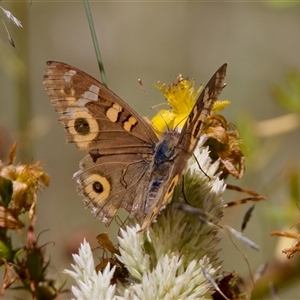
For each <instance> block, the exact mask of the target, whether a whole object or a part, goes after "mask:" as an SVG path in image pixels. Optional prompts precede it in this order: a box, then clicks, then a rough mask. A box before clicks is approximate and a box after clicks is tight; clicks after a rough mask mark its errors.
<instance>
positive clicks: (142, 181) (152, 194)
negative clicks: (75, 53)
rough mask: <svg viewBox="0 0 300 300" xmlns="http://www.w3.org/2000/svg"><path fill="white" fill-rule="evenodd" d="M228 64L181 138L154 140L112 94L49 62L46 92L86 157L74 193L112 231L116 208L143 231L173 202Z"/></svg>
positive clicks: (83, 76)
mask: <svg viewBox="0 0 300 300" xmlns="http://www.w3.org/2000/svg"><path fill="white" fill-rule="evenodd" d="M225 71H226V64H225V65H223V66H222V67H221V68H220V69H219V70H218V71H217V72H216V73H215V75H214V76H213V77H212V79H211V80H210V81H209V83H208V84H207V85H206V87H205V88H204V90H203V92H202V93H201V95H200V96H199V98H198V100H197V102H196V104H195V106H194V108H193V109H192V111H191V113H190V115H189V116H188V118H187V121H186V123H185V125H184V127H183V129H182V131H181V132H178V131H177V130H167V131H166V132H164V133H163V135H162V136H161V138H158V137H157V136H156V134H155V133H154V130H153V129H152V127H151V126H150V125H149V124H148V122H147V121H146V120H144V119H143V118H142V117H141V116H139V114H137V113H136V112H135V111H134V110H133V109H132V108H131V107H130V106H129V105H128V104H126V103H125V102H124V101H123V100H122V99H120V98H119V97H118V96H117V95H115V94H114V93H113V92H112V91H110V90H109V89H108V88H106V87H105V86H104V85H102V84H101V83H100V82H98V81H97V80H96V79H94V78H92V77H91V76H89V75H88V74H86V73H84V72H83V71H81V70H79V69H77V68H75V67H72V66H70V65H67V64H65V63H60V62H48V63H47V67H46V73H45V76H44V86H45V89H46V92H47V94H48V96H49V97H50V99H51V102H52V105H53V107H54V108H55V110H56V111H57V112H58V113H59V115H60V118H59V121H60V123H62V124H63V125H64V127H65V129H66V131H67V141H68V142H73V143H75V144H76V146H77V148H78V149H79V150H86V151H87V152H88V154H87V155H86V156H85V157H84V158H83V159H82V160H81V161H80V170H79V171H78V172H76V173H75V174H74V178H75V179H76V181H77V183H78V193H79V194H81V195H83V196H84V201H85V203H86V205H87V206H88V207H89V208H91V210H92V213H93V214H94V215H95V216H97V217H99V218H101V219H102V220H103V222H104V223H105V224H106V225H109V224H110V222H111V220H112V218H113V217H114V216H115V214H116V213H117V211H118V209H119V208H124V209H125V210H127V211H128V212H130V213H132V214H134V215H135V216H136V217H137V218H138V219H139V220H140V222H141V224H142V227H141V230H145V229H146V228H148V227H149V226H150V224H151V223H152V222H153V221H154V220H155V218H156V216H157V215H158V214H159V212H160V211H161V210H162V209H163V208H164V207H165V205H167V204H168V202H169V201H170V199H171V197H172V195H173V191H174V188H175V186H176V185H177V183H178V182H179V180H180V175H181V173H182V171H183V169H184V167H185V166H186V162H187V160H188V159H189V158H190V157H191V155H192V153H193V151H194V149H195V147H196V145H197V142H198V140H199V138H200V136H201V134H202V128H203V126H204V124H205V121H206V117H207V115H208V114H209V113H210V111H211V109H212V105H213V103H214V101H215V100H216V99H217V96H218V94H219V93H220V91H221V90H222V88H223V87H224V84H223V79H224V77H225Z"/></svg>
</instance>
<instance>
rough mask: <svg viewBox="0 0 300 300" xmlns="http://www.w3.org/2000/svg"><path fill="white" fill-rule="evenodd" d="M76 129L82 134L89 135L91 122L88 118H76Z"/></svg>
mask: <svg viewBox="0 0 300 300" xmlns="http://www.w3.org/2000/svg"><path fill="white" fill-rule="evenodd" d="M75 130H76V131H77V132H78V134H81V135H87V134H89V133H90V126H89V122H88V121H87V120H86V118H77V119H76V120H75Z"/></svg>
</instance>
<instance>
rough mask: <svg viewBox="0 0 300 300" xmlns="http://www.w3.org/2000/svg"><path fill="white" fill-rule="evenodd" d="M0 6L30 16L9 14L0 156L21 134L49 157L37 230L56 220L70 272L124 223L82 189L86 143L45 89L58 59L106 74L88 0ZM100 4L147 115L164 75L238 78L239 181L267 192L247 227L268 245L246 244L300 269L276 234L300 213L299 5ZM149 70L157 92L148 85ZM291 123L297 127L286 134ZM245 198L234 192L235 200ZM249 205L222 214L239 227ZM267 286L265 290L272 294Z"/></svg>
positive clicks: (115, 71) (119, 62) (1, 42)
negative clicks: (97, 213)
mask: <svg viewBox="0 0 300 300" xmlns="http://www.w3.org/2000/svg"><path fill="white" fill-rule="evenodd" d="M0 5H2V6H3V8H5V9H7V10H9V11H11V12H12V13H13V14H14V15H15V16H16V17H17V18H18V19H19V20H20V21H21V22H22V25H23V28H17V27H16V26H14V25H13V24H12V23H10V22H9V21H6V24H7V26H8V29H9V32H10V34H11V36H12V38H13V39H14V42H15V45H16V48H13V47H12V46H11V45H10V44H9V42H8V39H7V35H6V32H5V29H4V27H3V26H1V25H0V49H1V55H0V129H1V133H0V134H1V135H0V146H1V153H0V154H1V155H2V157H1V158H2V159H3V158H5V153H6V154H7V153H8V149H9V148H10V146H11V144H12V141H17V142H18V157H17V159H18V160H22V161H23V162H32V161H36V160H41V161H42V165H43V167H44V170H45V171H46V172H47V173H49V175H50V176H51V185H50V187H49V188H47V189H45V190H43V191H42V192H40V193H39V197H38V207H37V210H38V220H37V228H36V233H39V232H41V231H44V230H46V231H45V232H44V233H42V234H41V236H40V237H39V242H40V244H43V243H46V242H49V241H52V242H54V243H53V244H49V245H48V246H47V252H46V253H47V254H48V255H50V256H51V265H52V269H51V271H52V272H53V276H54V277H55V278H57V277H58V278H59V280H60V281H61V282H63V280H65V277H64V275H62V274H61V270H62V269H64V268H69V267H70V262H71V258H70V252H73V253H74V252H76V251H77V250H76V249H77V248H78V245H79V242H81V241H82V239H83V237H86V238H87V240H88V241H89V242H90V243H91V244H92V245H93V246H96V245H97V243H96V239H95V236H96V235H97V234H99V233H101V232H104V231H110V232H113V233H115V232H116V228H109V229H107V228H105V226H104V225H103V224H102V222H101V221H99V220H95V219H94V218H93V216H92V215H91V214H90V212H89V210H85V209H84V204H83V202H82V200H81V199H80V197H78V196H76V183H75V182H73V181H72V174H73V173H74V172H75V171H77V169H78V160H79V159H80V157H82V156H83V155H84V153H83V152H82V153H80V152H79V151H77V150H76V149H75V146H73V145H68V144H66V143H65V135H64V130H63V128H62V126H61V125H59V124H58V121H57V118H58V116H57V114H56V113H55V112H54V109H53V108H52V106H51V104H50V101H49V99H48V98H47V97H46V94H45V92H44V89H43V85H42V79H43V72H44V67H45V63H46V61H48V60H57V61H62V62H65V63H68V64H71V65H74V66H76V67H77V68H80V69H82V70H84V71H85V72H87V73H89V74H90V75H92V76H94V77H96V78H98V79H99V78H100V76H99V70H98V66H97V62H96V58H95V54H94V48H93V44H92V40H91V36H90V32H89V27H88V22H87V18H86V15H85V10H84V5H83V3H82V2H73V1H53V2H49V1H33V2H32V4H31V5H30V4H29V2H27V1H23V2H15V1H6V2H1V3H0ZM90 6H91V11H92V14H93V19H94V23H95V27H96V31H97V36H98V41H99V44H100V48H101V52H102V58H103V61H104V66H105V70H106V74H107V80H108V86H109V88H110V89H112V90H113V91H114V92H115V93H116V94H118V95H119V96H120V97H121V98H123V99H124V100H125V101H126V102H128V103H129V104H130V105H131V106H132V107H134V109H135V110H136V111H138V112H139V113H140V114H142V115H145V116H150V117H152V116H153V115H154V114H155V111H153V110H150V106H152V105H153V104H154V103H161V102H163V97H162V96H161V95H160V93H159V91H158V90H156V89H155V88H154V87H153V85H152V84H153V83H156V82H157V81H158V80H159V81H161V82H166V83H170V82H171V81H173V80H174V79H175V76H176V75H178V74H179V73H181V74H183V76H188V77H190V78H195V82H196V85H197V86H198V85H199V84H200V83H206V82H207V81H208V80H209V79H210V77H211V76H212V75H213V73H214V72H215V71H216V70H217V69H218V68H219V67H220V66H221V65H222V64H223V63H224V62H227V63H228V69H227V77H226V80H225V81H226V83H227V87H226V88H225V89H224V91H223V92H222V95H221V96H220V99H230V100H231V101H232V105H230V106H229V107H228V108H226V111H225V112H224V115H225V116H226V118H227V120H228V121H230V122H233V123H235V124H236V125H237V126H238V128H239V129H240V130H241V138H242V140H243V141H244V143H245V146H246V147H245V153H246V168H247V171H246V175H245V178H244V179H243V180H240V181H236V180H230V183H232V184H238V185H239V186H242V187H245V188H249V189H252V190H255V191H257V192H259V193H261V194H263V195H265V196H266V197H267V198H268V200H267V201H264V202H260V203H257V204H256V209H255V211H254V213H253V217H252V219H251V221H250V223H249V224H248V227H247V228H246V230H245V235H246V236H247V237H249V238H250V239H252V240H253V241H255V242H256V243H257V244H259V245H260V246H261V250H260V252H254V251H252V250H249V249H248V248H247V247H246V246H245V245H240V248H241V250H242V251H243V252H244V253H245V255H246V256H247V258H248V260H249V263H250V266H251V269H252V271H255V270H256V268H258V266H259V265H261V264H262V263H266V262H269V266H274V265H275V266H277V263H278V264H283V265H286V264H287V263H288V265H289V266H291V268H293V267H295V266H297V265H298V270H299V257H298V256H297V255H296V256H295V257H294V258H293V259H292V260H290V261H287V259H286V257H285V255H283V254H281V250H282V249H283V248H286V247H288V246H286V245H283V246H282V245H281V246H278V242H279V241H280V240H283V241H284V242H285V241H287V240H286V239H280V238H277V237H270V236H269V233H270V232H271V231H273V230H289V227H290V226H292V225H293V224H295V223H296V222H297V221H299V220H300V212H299V210H298V208H297V206H296V203H299V197H298V191H299V190H298V186H299V150H300V136H299V124H298V123H299V118H298V115H297V114H296V115H291V113H298V111H299V110H300V109H299V107H300V104H299V102H300V93H299V92H298V91H297V88H298V89H299V86H300V84H298V83H299V82H300V81H299V80H298V81H297V78H298V79H299V73H298V72H299V70H300V18H299V15H300V4H299V3H288V2H281V3H278V2H254V1H253V2H226V1H220V2H188V1H186V2H185V1H181V2H127V1H119V2H101V1H94V2H91V3H90ZM3 19H4V20H5V17H4V16H3ZM287 74H290V75H289V76H288V75H287ZM291 74H292V75H291ZM293 76H294V77H293ZM139 78H141V79H142V80H143V83H144V87H145V89H146V92H147V95H145V94H144V92H143V91H142V90H141V88H140V87H139V85H138V83H137V79H139ZM291 78H292V79H291ZM295 78H296V79H295ZM291 103H293V105H292V104H291ZM284 115H287V116H294V118H293V119H292V121H290V119H288V121H286V120H283V121H282V122H279V121H280V120H279V121H278V122H274V123H271V125H270V127H271V130H270V132H269V133H264V130H263V129H264V128H265V127H264V125H265V123H260V122H261V121H265V120H270V119H273V118H276V117H280V116H284ZM284 126H290V127H291V128H290V129H287V130H286V131H285V132H283V133H281V134H280V128H282V127H284ZM21 129H22V130H21ZM242 197H243V195H241V194H239V193H232V192H230V193H226V194H225V201H233V200H237V199H240V198H242ZM249 205H251V204H249ZM249 205H244V206H239V207H234V208H231V209H228V210H227V211H226V215H225V217H224V219H223V223H225V224H229V225H231V226H233V227H235V228H236V229H238V230H240V224H241V222H242V219H243V216H244V213H245V211H246V210H247V208H248V207H249ZM298 232H299V230H298ZM220 236H221V237H222V239H223V244H222V245H223V246H222V248H223V249H222V251H221V252H220V256H221V257H222V258H223V260H224V270H225V271H229V272H231V271H236V272H238V273H239V274H240V275H241V276H242V277H244V278H247V277H249V270H248V268H247V264H246V262H245V259H244V258H243V257H242V255H240V254H239V252H238V251H237V250H236V249H235V247H234V246H233V244H232V243H231V242H230V240H229V239H228V237H227V236H225V235H223V234H222V233H221V234H220ZM16 242H17V243H18V240H17V239H16ZM289 242H290V241H289ZM291 242H292V243H295V241H294V240H291ZM295 269H296V268H295ZM274 273H275V271H274ZM295 273H296V274H297V272H295ZM295 273H293V276H289V278H288V279H285V283H286V285H285V286H284V287H282V288H280V285H279V284H278V287H279V290H278V295H279V298H280V299H299V294H300V287H299V273H300V272H298V275H296V276H295ZM283 278H284V276H283ZM68 283H69V284H70V281H68ZM7 295H10V294H7ZM7 295H6V296H5V297H8V296H7ZM262 295H263V296H262V298H263V299H270V298H271V296H269V295H268V294H262ZM7 299H8V298H7Z"/></svg>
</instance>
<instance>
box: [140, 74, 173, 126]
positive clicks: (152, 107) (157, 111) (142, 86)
mask: <svg viewBox="0 0 300 300" xmlns="http://www.w3.org/2000/svg"><path fill="white" fill-rule="evenodd" d="M138 84H139V86H140V87H141V89H142V90H143V92H144V93H145V95H146V97H147V99H148V101H149V102H150V104H151V107H150V108H151V109H155V110H156V113H157V114H159V115H160V117H161V118H162V119H163V121H164V122H165V125H166V127H167V129H168V130H170V128H169V125H168V123H167V122H166V120H165V118H164V117H163V115H162V114H161V113H160V111H159V110H158V108H157V107H158V106H161V105H165V103H159V104H154V103H153V101H152V100H151V99H150V98H149V96H148V94H147V92H146V90H145V87H144V84H143V81H142V79H140V78H139V79H138ZM152 126H154V125H153V124H152Z"/></svg>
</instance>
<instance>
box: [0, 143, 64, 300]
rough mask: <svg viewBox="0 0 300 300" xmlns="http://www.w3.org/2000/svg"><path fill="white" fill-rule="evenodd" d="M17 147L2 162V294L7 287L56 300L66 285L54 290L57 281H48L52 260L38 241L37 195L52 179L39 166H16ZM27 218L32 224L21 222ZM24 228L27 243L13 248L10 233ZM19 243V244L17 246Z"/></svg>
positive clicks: (0, 175) (41, 297)
mask: <svg viewBox="0 0 300 300" xmlns="http://www.w3.org/2000/svg"><path fill="white" fill-rule="evenodd" d="M15 152H16V144H14V146H13V147H12V149H11V152H10V155H9V161H8V162H7V163H3V162H1V161H0V265H1V267H2V268H5V273H4V278H3V282H2V287H1V289H0V295H1V296H4V294H5V290H6V289H8V288H12V289H16V290H25V291H28V292H29V293H30V294H31V295H32V299H34V300H47V299H55V298H56V297H57V296H58V295H59V294H61V293H63V292H64V291H63V286H62V287H60V288H58V289H57V288H55V284H56V283H55V280H54V279H48V277H47V272H48V267H49V263H50V260H49V259H46V257H45V245H44V246H39V245H38V241H37V239H36V238H35V234H34V227H35V222H36V218H37V216H36V212H35V207H36V204H37V194H36V192H37V191H38V190H39V189H40V188H42V187H44V186H48V185H49V176H48V174H46V173H44V172H43V170H42V169H41V167H40V166H39V163H38V162H37V163H33V164H18V165H14V164H13V161H14V158H15ZM24 214H26V215H28V217H29V225H27V226H26V225H25V223H23V221H21V220H20V219H19V217H20V216H21V215H24ZM23 227H25V228H26V231H27V235H26V241H24V242H23V246H18V247H16V246H14V245H13V241H12V239H11V237H10V233H11V230H13V231H16V232H17V233H18V232H20V230H21V228H23ZM18 244H19V243H18Z"/></svg>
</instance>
